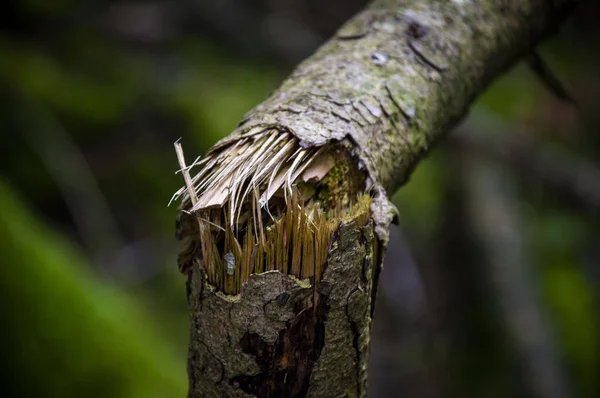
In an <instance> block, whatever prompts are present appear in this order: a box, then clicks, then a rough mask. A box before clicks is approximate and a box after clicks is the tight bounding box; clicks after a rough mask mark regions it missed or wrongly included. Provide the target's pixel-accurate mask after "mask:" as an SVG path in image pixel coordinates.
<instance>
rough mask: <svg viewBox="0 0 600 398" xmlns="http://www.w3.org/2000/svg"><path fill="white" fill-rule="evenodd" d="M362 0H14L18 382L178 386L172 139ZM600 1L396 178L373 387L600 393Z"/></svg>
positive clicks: (217, 115)
mask: <svg viewBox="0 0 600 398" xmlns="http://www.w3.org/2000/svg"><path fill="white" fill-rule="evenodd" d="M322 3H323V4H322ZM363 3H364V1H362V0H352V1H344V0H331V1H328V2H319V1H316V0H280V1H269V0H245V1H244V0H223V1H216V0H215V1H209V0H206V1H203V0H199V1H198V0H195V1H192V0H179V1H166V0H165V1H161V0H154V1H152V0H140V1H106V0H87V1H83V2H78V1H71V0H57V1H37V0H23V1H5V2H2V4H1V5H0V27H1V30H0V134H1V137H2V140H1V141H0V254H1V260H0V302H1V304H0V325H1V327H2V333H1V334H0V364H1V366H2V372H1V376H0V381H1V383H0V396H1V397H41V396H45V397H65V398H66V397H133V398H137V397H182V396H184V395H185V394H186V389H187V386H186V369H185V362H186V349H187V336H188V324H187V307H186V303H185V278H184V277H183V275H180V274H179V273H178V271H177V266H176V255H177V245H176V242H175V239H174V220H175V217H176V206H171V207H169V208H168V207H167V203H168V201H169V199H170V197H171V195H172V194H173V192H174V191H175V190H177V189H178V188H179V186H180V185H181V184H182V181H181V178H180V176H178V175H175V174H174V171H175V170H176V169H177V167H178V166H177V162H176V158H175V154H174V150H173V145H172V144H173V142H174V141H175V140H176V139H177V138H179V137H183V144H184V148H185V150H186V153H187V156H188V161H191V160H192V159H193V158H195V157H196V156H197V155H199V154H203V153H204V152H205V151H206V150H207V149H208V148H209V147H210V146H211V145H212V144H213V143H214V142H215V141H217V140H218V139H219V138H221V137H223V136H224V135H226V134H228V133H229V132H230V131H231V130H232V129H233V128H234V127H235V125H236V123H237V121H238V120H240V119H241V118H242V116H243V115H244V113H245V112H246V111H248V110H249V109H250V108H252V107H253V106H254V105H256V104H257V103H259V102H260V101H261V100H262V99H264V98H265V97H266V96H267V95H268V94H269V93H270V92H271V91H272V90H273V89H274V88H275V87H277V85H278V84H279V82H280V81H281V80H282V79H283V78H284V77H285V76H286V74H288V73H289V72H290V70H291V69H292V68H293V66H294V65H295V64H296V63H297V62H299V61H300V60H301V59H303V58H305V57H306V56H308V55H309V54H310V53H311V52H312V51H314V49H315V48H316V47H317V46H318V45H319V43H321V42H322V41H323V40H325V39H326V38H327V37H328V36H330V35H331V34H332V33H333V32H334V31H335V29H336V28H337V27H338V26H339V25H340V24H341V23H342V22H343V21H344V20H346V19H347V18H348V17H349V16H351V15H352V14H353V13H355V12H356V11H357V10H359V9H360V8H361V7H362V6H363V5H364V4H363ZM598 21H600V9H599V7H598V6H597V5H596V4H595V2H589V3H588V4H587V5H585V6H583V7H581V8H580V10H579V11H578V12H577V13H576V15H575V17H574V18H573V19H572V20H571V21H570V22H569V24H568V25H567V26H565V28H564V29H563V30H562V31H561V33H560V35H558V36H557V37H555V38H554V39H552V40H551V41H549V42H547V43H545V44H544V45H543V46H542V47H541V49H540V53H541V54H542V56H543V57H544V58H545V59H546V60H547V62H548V64H549V65H550V66H551V68H552V69H553V70H554V71H555V72H556V74H557V75H558V76H559V77H560V79H561V80H562V81H563V83H564V84H565V86H566V87H568V88H569V90H570V92H571V93H572V95H573V96H574V97H575V98H576V100H577V102H578V108H577V109H575V108H574V107H573V106H572V105H570V104H568V103H565V102H561V101H559V100H557V99H556V97H555V96H554V95H553V94H552V93H551V92H549V90H548V89H547V88H546V87H544V85H543V84H542V83H541V82H540V80H539V79H538V78H537V77H536V76H535V74H533V73H532V72H531V70H530V69H529V68H527V66H526V63H522V64H520V65H518V66H516V67H515V69H514V70H512V71H511V72H510V73H508V74H507V75H506V76H504V77H502V78H500V79H499V80H498V81H497V82H496V83H495V84H494V85H493V87H492V88H491V89H489V90H488V91H487V92H486V93H485V94H484V95H483V96H482V97H481V99H480V100H479V101H478V103H477V104H476V106H475V108H474V110H473V111H472V112H471V115H470V116H469V117H468V118H467V120H466V121H465V123H464V124H463V125H461V126H460V127H458V128H457V129H456V131H455V132H453V134H452V136H451V137H450V138H448V139H447V140H444V141H443V142H442V143H440V145H439V146H438V147H437V148H436V149H435V150H434V151H433V152H432V155H431V156H430V157H429V158H428V159H426V160H425V161H423V162H422V163H421V165H419V167H418V168H417V170H416V172H415V174H414V175H413V177H412V178H411V181H410V182H409V183H408V185H406V186H405V187H404V188H403V189H401V190H400V192H398V193H397V194H396V196H395V197H394V200H395V203H396V204H397V205H398V207H399V210H400V214H401V217H400V220H401V230H400V229H399V228H395V229H394V231H393V232H394V234H393V241H392V245H391V247H392V248H391V250H390V253H389V254H388V256H387V259H386V267H385V271H384V274H383V278H382V284H381V289H380V291H381V294H380V295H379V301H378V308H377V309H376V321H375V326H374V332H373V348H372V356H371V365H370V380H371V381H370V385H371V392H370V394H371V396H373V397H398V396H402V397H418V398H422V397H548V398H549V397H589V398H593V397H598V396H600V381H599V378H600V364H599V361H600V342H599V336H600V324H599V322H600V319H599V318H600V311H599V309H600V300H599V292H600V235H599V232H600V225H599V224H598V221H599V219H600V213H599V211H598V209H599V208H600V171H598V170H599V169H600V134H599V128H600V113H599V112H597V104H598V103H600V73H598V70H600V69H599V67H600V51H598V50H599V46H598V43H599V39H600V30H599V28H598V25H597V23H598Z"/></svg>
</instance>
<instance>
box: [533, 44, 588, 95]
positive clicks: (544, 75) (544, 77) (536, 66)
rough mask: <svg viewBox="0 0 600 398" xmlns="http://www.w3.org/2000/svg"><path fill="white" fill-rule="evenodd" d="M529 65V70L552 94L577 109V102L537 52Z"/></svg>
mask: <svg viewBox="0 0 600 398" xmlns="http://www.w3.org/2000/svg"><path fill="white" fill-rule="evenodd" d="M527 63H528V64H529V68H530V69H531V70H532V71H533V73H535V75H536V76H537V77H538V78H539V79H540V81H541V82H542V84H544V86H545V87H546V88H547V89H548V90H549V91H550V92H551V93H552V94H554V95H555V96H556V97H557V98H558V99H559V100H561V101H564V102H567V103H569V104H571V105H573V106H575V107H577V101H575V99H574V98H573V96H572V95H571V94H570V93H569V91H568V90H567V88H566V87H565V85H564V84H563V83H562V82H561V81H560V79H559V78H558V77H557V76H556V74H555V73H554V72H552V70H551V69H550V67H548V64H546V62H545V61H544V59H543V58H542V57H541V56H540V55H539V54H538V53H537V52H535V51H534V52H533V53H531V55H530V56H529V58H528V59H527Z"/></svg>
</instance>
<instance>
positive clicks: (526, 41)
mask: <svg viewBox="0 0 600 398" xmlns="http://www.w3.org/2000/svg"><path fill="white" fill-rule="evenodd" d="M574 3H575V1H569V0H554V1H551V0H523V1H518V2H511V1H479V2H475V1H469V0H453V1H450V0H444V1H434V0H404V1H400V0H387V1H386V0H381V1H376V2H374V3H373V4H372V5H371V6H369V7H368V8H367V9H365V10H364V11H362V12H361V13H359V14H358V15H357V16H355V17H354V18H353V19H352V20H350V21H349V22H348V23H346V24H345V25H344V26H343V27H342V28H341V29H340V30H339V31H338V32H337V34H336V36H335V37H333V38H332V39H331V40H330V41H329V42H327V43H326V44H325V45H323V46H322V47H321V48H320V49H319V50H318V51H317V52H316V53H315V54H314V55H313V56H312V57H311V58H309V59H308V60H306V61H304V62H303V63H302V64H301V65H300V66H299V67H298V68H297V69H296V70H295V71H294V72H293V74H292V75H291V76H290V77H289V78H288V79H287V80H286V81H285V82H284V83H283V84H282V85H281V87H280V88H279V89H278V90H277V91H276V92H275V93H274V94H273V95H272V96H271V97H270V98H268V99H267V100H266V101H265V102H263V103H262V104H260V105H259V106H257V107H256V108H255V109H254V110H253V111H251V112H250V113H249V114H248V115H247V116H246V117H245V118H244V120H243V121H242V122H241V123H240V124H239V125H238V127H237V129H236V130H235V131H234V132H233V133H232V134H231V135H230V136H229V137H227V138H225V139H224V140H222V141H221V142H219V143H218V144H217V145H216V146H215V147H214V148H213V149H212V150H211V152H210V153H209V158H210V156H211V154H212V155H215V156H216V155H217V154H218V153H220V151H221V152H222V151H224V150H227V149H228V148H232V147H234V144H235V143H236V142H239V141H240V140H244V139H254V137H260V135H261V134H265V131H271V132H272V131H277V132H279V133H280V134H289V135H291V136H293V137H295V138H296V139H297V140H298V150H302V148H304V149H306V150H310V149H311V148H313V149H314V148H320V147H326V146H327V145H332V144H333V143H340V145H342V146H343V147H344V148H345V150H347V151H348V152H349V154H350V155H352V157H351V158H352V161H353V162H354V163H355V166H356V168H357V170H358V171H357V172H350V173H349V174H346V175H344V174H343V173H342V175H341V176H339V177H338V179H340V180H352V179H357V180H359V179H360V175H361V173H364V174H366V179H365V181H364V184H358V185H360V187H361V188H360V191H362V192H364V193H369V194H370V196H371V198H372V199H370V202H369V203H370V205H369V206H368V207H367V208H364V209H363V208H360V207H359V208H358V210H355V209H354V207H353V206H354V205H349V204H345V205H344V204H342V205H340V206H342V207H343V206H346V207H347V209H344V211H345V213H344V214H346V215H345V216H343V217H342V216H339V217H338V218H337V219H335V218H334V220H337V221H336V222H337V224H336V227H335V228H334V229H333V234H332V235H331V238H330V239H329V240H328V247H327V252H326V254H327V255H326V261H325V263H324V264H323V265H322V272H321V273H318V272H316V271H315V273H314V275H312V274H311V276H310V277H307V278H300V277H298V278H296V277H294V276H293V275H290V274H293V272H291V271H290V270H289V269H288V268H287V264H285V265H284V266H280V264H279V263H278V262H277V260H276V261H275V262H276V263H277V264H275V266H274V268H273V270H271V271H268V272H255V273H253V274H251V275H250V276H249V277H247V278H245V277H244V276H243V272H242V276H241V277H240V276H238V272H239V271H238V268H236V267H238V266H237V265H236V264H239V263H240V262H243V261H246V260H244V258H245V257H244V255H245V254H244V253H246V249H245V248H240V249H239V250H237V251H236V250H235V244H237V241H235V242H234V240H235V239H234V240H231V241H232V242H234V243H231V244H229V243H227V242H229V240H228V239H229V238H227V236H229V235H227V234H230V233H231V232H226V235H225V236H226V238H225V241H226V243H224V244H225V246H219V245H215V246H214V247H215V250H217V251H218V256H217V257H218V258H219V260H214V258H216V257H214V256H213V257H210V258H208V257H207V255H206V253H208V252H210V251H211V250H213V249H212V246H211V247H209V246H208V244H207V242H206V239H205V238H204V236H208V235H202V234H203V233H205V232H206V230H207V229H206V228H209V227H207V224H203V223H204V222H205V221H206V220H205V219H204V218H202V217H204V216H202V214H205V213H202V211H207V210H206V209H205V208H201V207H202V206H198V205H197V203H198V198H197V197H196V193H197V192H199V191H201V187H199V181H200V182H201V181H202V178H200V176H199V177H198V179H196V180H191V179H190V178H189V176H187V177H186V178H187V180H186V184H187V188H188V192H187V193H185V192H184V193H183V197H184V199H183V204H182V209H183V210H185V211H186V212H184V213H182V214H181V217H180V219H179V224H178V237H179V238H180V239H184V240H185V242H186V245H185V247H184V249H183V251H182V255H181V256H180V266H181V267H182V269H183V270H184V271H185V272H186V273H187V274H188V278H189V280H188V282H189V283H188V301H189V308H190V319H191V342H190V349H189V359H188V373H189V382H190V383H189V396H190V397H253V396H255V397H305V396H309V397H320V398H323V397H352V398H355V397H365V396H366V388H367V383H366V367H367V354H368V348H369V332H370V326H371V321H372V315H373V313H372V312H373V311H372V309H373V304H374V297H375V293H376V290H377V289H376V288H377V281H378V277H379V273H380V269H381V263H382V258H383V254H384V252H385V247H386V245H387V241H388V227H389V225H390V223H391V222H392V220H393V219H394V217H395V215H396V213H395V208H394V207H393V206H392V205H391V204H390V203H389V201H388V199H387V195H388V194H390V193H393V192H394V190H395V189H396V188H397V187H399V186H400V185H402V184H403V183H404V182H405V181H406V180H407V179H408V177H409V175H410V172H411V170H412V169H413V168H414V166H415V165H416V163H417V162H418V160H419V159H420V158H421V157H422V156H424V155H425V154H426V153H427V152H428V150H430V149H431V148H432V147H433V145H434V144H435V143H436V142H437V141H438V140H439V139H440V138H441V137H442V136H443V135H444V133H446V132H447V131H448V129H449V128H451V127H452V126H453V125H454V124H455V123H456V122H457V121H458V120H460V119H461V118H462V117H463V116H464V115H465V114H466V112H467V111H468V108H469V105H470V104H471V103H472V101H473V100H474V99H475V97H476V96H477V94H479V93H480V92H481V91H482V90H484V89H485V87H486V86H487V85H488V84H489V83H490V81H491V80H492V79H493V78H494V77H496V76H497V75H498V74H500V73H502V72H504V71H505V70H506V69H507V68H508V67H509V66H511V65H512V64H513V63H514V62H515V61H516V60H518V59H519V58H520V57H521V56H523V55H526V54H528V53H529V52H531V50H532V49H533V48H534V46H535V45H537V44H538V43H539V42H540V41H541V40H542V39H543V38H545V37H547V36H548V35H550V34H551V33H553V32H554V31H555V30H556V29H557V26H558V24H559V22H560V21H562V19H563V18H564V17H565V15H566V13H567V11H568V10H570V9H571V8H572V7H573V6H574ZM262 142H264V141H262ZM240 156H243V155H240ZM228 159H229V158H228ZM340 159H343V157H336V158H335V161H336V162H342V160H340ZM229 160H230V159H229ZM265 163H266V160H265ZM186 172H187V171H185V170H184V175H185V174H186ZM259 172H260V171H257V173H259ZM248 187H250V183H248ZM227 189H228V190H229V188H227ZM268 190H269V189H267V191H268ZM290 192H291V190H290ZM344 194H347V192H345V193H344ZM336 195H341V194H339V193H338V191H332V194H331V197H330V199H331V200H332V201H333V202H336V201H337V200H338V199H339V202H340V203H342V197H341V196H339V197H338V196H336ZM232 198H233V199H234V196H232ZM309 200H312V201H313V202H317V203H318V202H319V201H320V200H321V199H320V198H318V197H313V198H311V199H309ZM287 201H288V197H286V203H288V202H287ZM200 202H202V201H201V200H200ZM257 203H258V200H257ZM233 204H234V205H235V200H233ZM268 206H269V205H268V204H267V210H268ZM336 206H337V205H336ZM217 207H218V206H217ZM295 207H296V206H294V208H295ZM223 208H225V206H224V205H223ZM351 208H352V209H351ZM288 210H289V211H292V210H291V209H290V208H289V207H288ZM225 213H226V212H225ZM259 213H260V210H259ZM189 214H191V215H197V216H198V217H200V218H199V219H196V218H194V217H191V216H189ZM206 214H208V213H206ZM231 214H235V211H233V212H232V213H231ZM254 214H255V213H254V210H253V213H252V215H254ZM219 217H221V216H219ZM224 217H225V218H224V219H225V220H226V221H225V222H230V223H231V225H234V224H235V223H234V222H233V220H234V217H232V216H229V221H227V220H228V219H227V215H225V216H224ZM260 217H261V216H260V215H258V217H257V219H259V218H260ZM238 218H239V217H238ZM219 219H220V218H219ZM198 220H204V221H198ZM206 222H208V221H206ZM212 224H213V223H212V222H211V225H212ZM295 225H296V227H297V226H298V225H297V224H295ZM219 228H221V229H223V230H226V231H229V229H228V227H226V228H225V229H224V228H222V227H219ZM259 228H262V224H260V226H259ZM234 229H235V227H232V230H234ZM248 230H250V227H248ZM248 233H251V231H249V232H248ZM259 233H261V234H262V231H258V232H257V233H256V236H258V234H259ZM200 235H202V236H203V238H200V237H199V236H200ZM280 239H283V240H285V239H289V235H288V238H286V237H285V236H282V237H280ZM227 245H231V246H230V247H233V249H227V247H228V246H227ZM257 246H258V244H257ZM261 247H263V246H261ZM264 247H267V246H264ZM200 248H201V249H202V250H201V249H200ZM228 250H229V251H228ZM231 250H233V251H231ZM273 250H274V249H272V251H271V252H269V249H268V248H267V249H265V252H264V253H265V255H266V256H269V255H273V256H274V255H275V254H273V253H274V251H273ZM286 250H287V251H286V256H287V253H291V252H290V251H289V250H291V249H289V248H288V247H287V246H286ZM303 250H304V251H303V252H302V257H301V262H303V263H304V262H306V261H308V260H306V258H308V257H306V256H307V255H306V253H309V252H307V251H306V249H303ZM211 253H213V252H211ZM249 253H252V258H251V262H252V264H254V261H255V254H256V251H251V252H248V256H250V254H249ZM310 253H312V252H310ZM276 258H278V257H276ZM285 258H286V259H287V257H285ZM213 261H214V262H215V264H214V266H213V265H211V264H207V263H210V262H213ZM248 261H250V260H248ZM310 261H311V262H312V261H313V257H311V258H310ZM217 264H220V265H219V266H220V267H221V268H218V266H217ZM224 264H227V267H225V265H224ZM313 265H314V264H313ZM230 266H231V269H230ZM319 266H320V265H319ZM211 267H213V268H211ZM253 267H254V265H253ZM215 269H217V271H218V272H217V274H214V270H215ZM252 269H253V270H254V271H256V270H258V269H259V268H252ZM210 270H212V271H210ZM260 270H261V271H262V270H263V269H262V268H260ZM211 272H213V274H211ZM215 275H216V276H215ZM297 276H300V275H297ZM211 278H212V279H211ZM228 278H237V279H236V281H237V283H238V285H239V286H241V288H240V290H236V289H235V288H232V289H233V290H227V289H228V288H227V287H226V286H234V285H228V283H229V282H223V283H224V285H223V286H225V287H217V285H215V283H213V281H215V280H217V281H229V279H228ZM227 292H228V293H231V292H234V293H238V292H239V293H238V294H228V293H227ZM399 394H400V392H399Z"/></svg>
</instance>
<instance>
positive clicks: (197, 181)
mask: <svg viewBox="0 0 600 398" xmlns="http://www.w3.org/2000/svg"><path fill="white" fill-rule="evenodd" d="M200 165H201V166H202V168H201V169H200V171H199V172H198V173H197V174H196V175H195V176H194V177H193V178H190V177H189V175H188V176H187V178H186V186H185V187H183V188H181V190H180V191H179V192H178V193H177V194H176V196H181V197H182V209H183V214H182V215H181V218H180V222H184V223H186V224H187V225H188V227H187V229H191V231H190V232H191V233H190V234H186V235H187V236H188V242H187V245H188V247H187V248H186V250H184V252H183V253H182V256H181V257H180V268H181V271H182V272H187V269H188V268H189V266H191V265H192V264H193V263H194V262H195V261H199V262H200V263H201V264H202V266H203V267H204V269H205V271H206V277H207V279H208V282H209V283H210V284H211V285H213V286H215V287H216V289H217V290H218V291H222V292H224V293H226V294H238V293H240V291H241V289H242V286H243V284H244V283H245V282H246V281H247V280H248V277H249V276H250V274H253V273H256V274H259V273H262V272H267V271H273V270H278V271H281V272H282V273H284V274H290V275H293V276H295V277H296V278H298V279H307V278H308V279H310V280H311V282H314V283H315V285H316V284H318V282H319V281H320V278H321V275H322V272H323V266H324V264H325V262H326V260H327V254H328V251H329V247H330V244H331V236H332V233H333V231H334V230H335V229H336V227H337V224H338V223H339V221H340V220H341V219H342V218H344V217H345V216H347V215H348V214H349V213H350V212H351V211H352V209H353V208H354V207H355V205H357V204H361V206H362V205H365V206H367V207H368V204H366V203H367V202H368V201H370V199H369V197H368V196H365V195H364V193H363V192H364V189H365V176H364V174H363V173H362V172H361V171H360V170H358V167H357V166H356V161H355V159H353V158H352V156H351V155H350V153H349V151H348V149H347V147H346V146H345V145H344V144H343V143H339V144H335V145H326V146H322V147H309V148H303V147H302V146H301V145H300V143H299V141H298V139H297V138H295V137H294V136H292V135H291V134H289V133H286V132H277V131H274V130H266V131H263V132H262V133H260V134H255V135H252V136H250V137H245V138H242V139H240V140H238V141H236V142H234V143H232V144H230V145H228V146H226V147H216V148H214V149H213V150H212V151H211V152H210V153H209V154H208V155H207V157H206V158H205V159H203V160H202V162H201V164H200ZM194 166H195V165H192V166H190V167H187V168H185V170H183V171H184V177H186V174H185V173H187V172H188V170H189V169H190V168H191V167H194ZM184 167H185V166H184V165H182V168H184ZM190 236H192V237H194V238H192V239H189V237H190Z"/></svg>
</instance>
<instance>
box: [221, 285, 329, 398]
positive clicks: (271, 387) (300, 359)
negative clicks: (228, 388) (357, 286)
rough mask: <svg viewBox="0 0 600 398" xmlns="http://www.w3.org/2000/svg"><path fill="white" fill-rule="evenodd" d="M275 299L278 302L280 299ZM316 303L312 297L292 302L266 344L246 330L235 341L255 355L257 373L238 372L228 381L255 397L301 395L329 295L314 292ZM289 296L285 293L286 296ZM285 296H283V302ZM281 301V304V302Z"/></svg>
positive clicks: (320, 342)
mask: <svg viewBox="0 0 600 398" xmlns="http://www.w3.org/2000/svg"><path fill="white" fill-rule="evenodd" d="M280 297H281V295H279V296H277V298H276V299H275V302H278V303H279V304H281V302H283V301H284V300H283V299H282V300H279V298H280ZM316 297H317V304H316V305H314V303H313V302H312V300H311V301H310V302H309V303H308V307H305V306H304V305H307V303H305V302H300V303H298V304H297V306H296V311H297V313H296V316H295V317H294V318H293V319H292V320H290V321H288V322H286V327H285V328H284V329H282V330H281V331H280V332H279V336H278V338H277V340H276V341H275V342H274V343H272V344H269V343H267V342H265V341H264V340H263V339H262V338H261V336H260V335H258V334H257V333H249V332H246V333H245V334H244V335H243V336H242V338H241V339H240V341H239V346H240V348H241V350H242V351H243V352H244V353H246V354H249V355H252V356H253V357H254V358H255V361H256V363H257V364H258V366H259V368H260V373H259V374H258V375H252V376H248V375H238V376H235V377H233V378H231V379H230V380H229V384H230V385H232V386H233V385H235V386H239V388H240V389H241V390H243V391H244V392H246V393H248V394H252V395H254V396H256V397H258V398H268V397H279V396H282V397H290V398H301V397H305V396H306V394H307V392H308V387H309V380H310V375H311V373H312V371H313V367H314V364H315V363H317V361H318V359H319V357H320V355H321V350H322V349H323V346H324V344H325V330H324V329H325V322H326V320H327V314H328V312H329V298H328V296H326V295H324V294H321V293H319V294H317V296H316ZM288 299H289V297H288ZM287 301H288V300H287V299H286V300H285V302H283V304H285V303H286V302H287ZM283 304H282V305H283Z"/></svg>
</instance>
